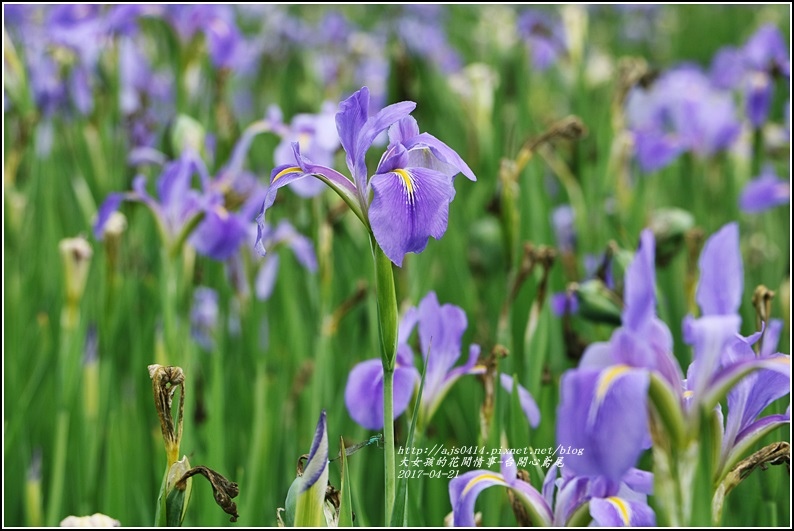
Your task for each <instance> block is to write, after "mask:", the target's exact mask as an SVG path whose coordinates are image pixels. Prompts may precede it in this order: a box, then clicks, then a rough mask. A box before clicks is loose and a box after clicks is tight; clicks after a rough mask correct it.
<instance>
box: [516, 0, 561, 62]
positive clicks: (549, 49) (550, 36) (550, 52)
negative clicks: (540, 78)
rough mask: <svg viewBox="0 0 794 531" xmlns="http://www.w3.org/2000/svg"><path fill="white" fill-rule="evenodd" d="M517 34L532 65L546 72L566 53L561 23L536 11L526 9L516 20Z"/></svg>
mask: <svg viewBox="0 0 794 531" xmlns="http://www.w3.org/2000/svg"><path fill="white" fill-rule="evenodd" d="M518 33H519V35H520V36H521V37H522V38H523V39H524V41H525V42H526V43H527V45H528V46H529V51H530V53H531V54H532V65H533V66H534V67H535V68H537V69H538V70H546V69H547V68H549V67H550V66H551V65H552V64H554V63H555V62H556V61H557V60H558V59H559V58H560V57H562V56H564V55H565V54H566V53H567V48H568V45H567V44H566V42H567V39H566V36H565V28H564V27H563V25H562V23H561V22H560V21H559V20H557V19H555V18H552V17H551V16H550V15H548V14H547V13H545V12H543V11H539V10H537V9H528V10H526V11H524V12H523V13H521V15H520V16H519V18H518Z"/></svg>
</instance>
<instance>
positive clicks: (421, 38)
mask: <svg viewBox="0 0 794 531" xmlns="http://www.w3.org/2000/svg"><path fill="white" fill-rule="evenodd" d="M445 14H446V12H445V11H444V8H443V7H442V6H439V5H430V4H425V5H421V6H417V5H405V6H403V15H402V16H401V17H399V18H398V19H397V21H396V22H395V28H394V33H395V35H396V36H397V37H398V38H399V39H400V40H402V42H403V43H404V44H405V47H406V48H407V49H408V51H409V52H410V53H412V54H415V55H417V56H419V57H422V58H424V59H426V60H428V61H430V62H431V63H433V64H434V65H435V66H436V67H437V68H438V69H439V70H440V71H441V72H443V73H446V74H449V73H452V72H457V71H458V70H460V69H461V67H462V66H463V61H462V59H461V58H460V55H459V54H458V52H457V51H456V50H455V49H454V48H452V46H450V44H449V41H448V40H447V34H446V31H445V29H444V25H445V20H444V15H445Z"/></svg>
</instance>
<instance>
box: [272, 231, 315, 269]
mask: <svg viewBox="0 0 794 531" xmlns="http://www.w3.org/2000/svg"><path fill="white" fill-rule="evenodd" d="M273 241H276V242H285V243H286V244H287V245H289V247H290V249H292V252H293V253H294V254H295V258H296V259H297V260H298V262H299V263H300V264H301V265H302V266H303V267H305V268H306V269H307V270H309V271H311V272H315V271H317V256H316V255H315V254H314V246H313V245H312V242H311V240H309V238H307V237H306V236H304V235H302V234H300V233H299V232H298V231H297V230H295V227H293V226H292V225H291V224H290V223H289V222H287V221H284V220H282V221H280V222H279V224H278V226H276V229H275V231H273Z"/></svg>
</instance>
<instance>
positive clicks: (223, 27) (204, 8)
mask: <svg viewBox="0 0 794 531" xmlns="http://www.w3.org/2000/svg"><path fill="white" fill-rule="evenodd" d="M167 16H168V19H169V20H170V22H171V23H172V24H173V26H174V27H175V28H176V30H177V32H178V33H179V35H180V37H181V38H182V39H183V40H185V41H189V40H190V39H192V38H193V36H194V35H196V34H197V33H198V32H199V31H201V32H202V33H203V34H204V38H205V41H206V43H207V49H208V51H209V56H210V60H211V61H212V64H213V65H214V66H215V67H216V68H234V67H235V66H236V64H237V62H238V61H239V60H241V57H240V52H241V51H242V41H243V36H242V35H241V34H240V31H239V30H238V28H237V23H236V21H235V15H234V10H233V9H232V7H231V6H228V5H219V4H203V5H201V4H196V5H178V6H168V10H167Z"/></svg>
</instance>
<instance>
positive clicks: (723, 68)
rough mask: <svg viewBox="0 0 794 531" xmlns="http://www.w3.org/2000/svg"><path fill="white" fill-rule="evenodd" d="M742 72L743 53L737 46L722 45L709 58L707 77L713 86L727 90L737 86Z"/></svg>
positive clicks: (742, 74)
mask: <svg viewBox="0 0 794 531" xmlns="http://www.w3.org/2000/svg"><path fill="white" fill-rule="evenodd" d="M744 73H745V66H744V54H743V52H742V50H741V49H739V48H734V47H733V46H724V47H722V48H720V49H719V50H718V51H717V53H716V55H715V56H714V59H712V60H711V68H710V69H709V77H710V78H711V82H712V83H714V86H715V87H717V88H719V89H725V90H729V89H733V88H736V87H738V86H739V85H740V83H741V81H742V78H743V77H744Z"/></svg>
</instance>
